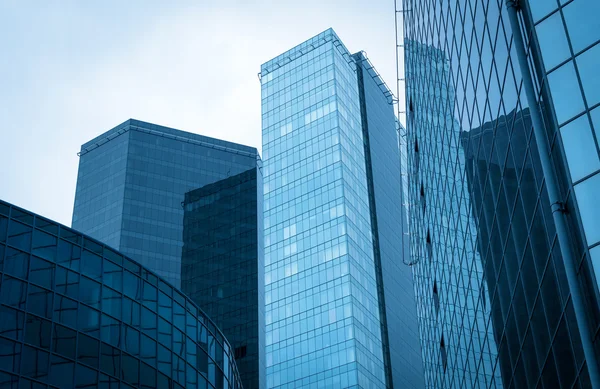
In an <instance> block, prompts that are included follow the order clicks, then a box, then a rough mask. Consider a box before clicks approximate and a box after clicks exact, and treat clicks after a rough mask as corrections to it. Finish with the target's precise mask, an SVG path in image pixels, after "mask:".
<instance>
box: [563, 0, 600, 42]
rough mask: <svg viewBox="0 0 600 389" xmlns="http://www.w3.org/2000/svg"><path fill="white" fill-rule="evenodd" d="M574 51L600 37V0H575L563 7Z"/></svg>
mask: <svg viewBox="0 0 600 389" xmlns="http://www.w3.org/2000/svg"><path fill="white" fill-rule="evenodd" d="M563 14H564V15H565V22H566V23H567V28H568V29H569V37H570V38H571V44H572V45H573V51H574V52H575V53H577V52H579V51H581V50H583V49H584V48H586V47H587V46H589V45H591V44H592V43H595V42H596V41H598V40H599V39H600V18H598V15H600V2H599V1H597V0H575V1H573V2H571V3H570V4H569V5H567V6H566V7H564V8H563Z"/></svg>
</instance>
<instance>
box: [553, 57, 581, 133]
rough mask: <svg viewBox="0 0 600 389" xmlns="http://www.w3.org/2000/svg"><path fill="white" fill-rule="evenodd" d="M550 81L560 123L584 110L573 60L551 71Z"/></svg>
mask: <svg viewBox="0 0 600 389" xmlns="http://www.w3.org/2000/svg"><path fill="white" fill-rule="evenodd" d="M548 83H549V85H550V91H551V92H552V100H553V101H554V107H555V110H556V117H557V119H558V122H559V123H563V122H565V121H567V120H569V119H571V118H572V117H573V116H575V115H577V114H578V113H580V112H581V111H583V108H584V107H583V98H582V96H581V89H579V82H578V80H577V75H576V73H575V68H574V67H573V61H570V62H567V63H566V64H564V65H562V66H561V67H560V68H558V69H556V70H555V71H553V72H552V73H550V74H549V75H548Z"/></svg>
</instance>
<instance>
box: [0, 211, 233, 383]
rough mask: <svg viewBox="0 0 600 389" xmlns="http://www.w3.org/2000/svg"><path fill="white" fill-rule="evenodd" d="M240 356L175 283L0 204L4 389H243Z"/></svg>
mask: <svg viewBox="0 0 600 389" xmlns="http://www.w3.org/2000/svg"><path fill="white" fill-rule="evenodd" d="M234 357H235V355H234V349H233V348H232V347H231V346H230V345H229V343H228V342H227V340H226V339H225V338H224V336H223V334H222V333H221V331H220V330H219V328H218V327H216V326H215V324H214V323H213V322H212V321H211V320H210V318H209V317H208V316H206V315H205V314H204V312H202V310H200V309H199V308H198V306H197V305H195V304H194V303H193V301H192V300H191V299H190V298H188V297H186V296H184V295H183V294H182V293H181V292H179V291H178V290H177V289H176V288H173V287H172V286H171V285H170V284H169V283H168V282H165V281H164V280H163V279H162V278H160V277H158V276H157V275H156V274H154V273H153V272H151V271H149V270H148V269H146V268H144V267H143V266H140V264H139V263H137V262H135V261H133V260H131V259H129V258H128V257H126V256H123V255H122V254H121V253H119V252H118V251H115V250H114V249H112V248H110V247H109V246H107V245H105V244H104V243H101V242H99V241H97V240H95V239H92V238H91V237H89V236H86V235H83V234H81V233H79V232H77V231H75V230H73V229H71V228H68V227H65V226H62V225H60V224H58V223H55V222H53V221H51V220H48V219H46V218H43V217H41V216H39V215H35V214H32V213H30V212H28V211H26V210H24V209H21V208H18V207H16V206H13V205H11V204H8V203H5V202H3V201H0V388H6V389H13V388H14V389H17V388H29V389H33V388H35V389H45V388H99V389H114V388H121V389H126V388H130V389H133V388H147V389H154V388H172V389H183V388H203V389H209V388H210V389H225V388H228V389H238V388H241V387H242V386H241V381H240V376H239V374H238V370H237V367H236V363H235V359H234Z"/></svg>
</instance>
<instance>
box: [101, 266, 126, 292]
mask: <svg viewBox="0 0 600 389" xmlns="http://www.w3.org/2000/svg"><path fill="white" fill-rule="evenodd" d="M103 274H104V278H103V281H104V283H105V284H106V285H108V286H110V287H111V288H113V289H116V290H119V291H121V290H123V268H121V266H118V265H115V264H114V263H112V262H110V261H104V273H103Z"/></svg>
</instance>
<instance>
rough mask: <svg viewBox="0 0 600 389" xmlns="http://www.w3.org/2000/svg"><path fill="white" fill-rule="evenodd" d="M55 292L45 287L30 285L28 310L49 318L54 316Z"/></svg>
mask: <svg viewBox="0 0 600 389" xmlns="http://www.w3.org/2000/svg"><path fill="white" fill-rule="evenodd" d="M53 297H54V294H53V293H52V292H51V291H49V290H46V289H44V288H40V287H37V286H35V285H31V284H30V285H29V293H28V297H27V310H28V311H29V312H32V313H35V314H36V315H40V316H42V317H45V318H47V319H51V318H52V300H53Z"/></svg>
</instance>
